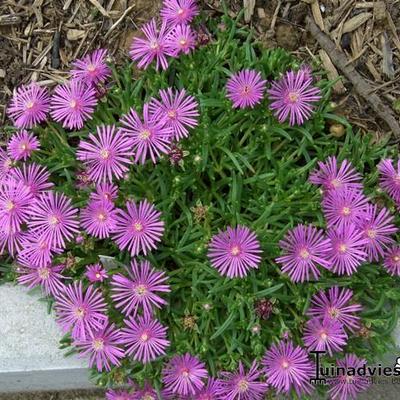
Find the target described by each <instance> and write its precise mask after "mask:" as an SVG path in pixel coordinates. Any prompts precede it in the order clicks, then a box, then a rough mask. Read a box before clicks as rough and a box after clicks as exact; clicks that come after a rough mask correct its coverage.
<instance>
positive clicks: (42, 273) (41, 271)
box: [38, 267, 50, 279]
mask: <svg viewBox="0 0 400 400" xmlns="http://www.w3.org/2000/svg"><path fill="white" fill-rule="evenodd" d="M38 275H39V278H40V279H48V278H49V276H50V271H49V269H48V268H46V267H42V268H38Z"/></svg>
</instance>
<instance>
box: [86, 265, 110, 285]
mask: <svg viewBox="0 0 400 400" xmlns="http://www.w3.org/2000/svg"><path fill="white" fill-rule="evenodd" d="M85 276H86V278H88V279H89V281H90V282H91V283H94V282H103V281H104V280H105V279H107V278H108V275H107V271H106V270H105V269H104V267H103V266H102V265H101V264H92V265H87V266H86V272H85Z"/></svg>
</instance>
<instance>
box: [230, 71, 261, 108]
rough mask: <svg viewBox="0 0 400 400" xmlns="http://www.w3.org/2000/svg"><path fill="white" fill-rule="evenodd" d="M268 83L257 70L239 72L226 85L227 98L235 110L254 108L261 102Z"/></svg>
mask: <svg viewBox="0 0 400 400" xmlns="http://www.w3.org/2000/svg"><path fill="white" fill-rule="evenodd" d="M266 82H267V81H265V80H263V79H262V77H261V73H260V72H258V71H256V70H252V69H245V70H242V71H239V72H237V73H236V74H233V75H232V76H231V77H230V78H229V79H228V82H227V83H226V90H227V92H228V93H227V97H228V98H229V99H230V100H231V101H232V103H233V107H234V108H246V107H251V108H253V107H254V106H255V105H256V104H258V103H260V102H261V100H262V98H263V95H264V91H265V85H266Z"/></svg>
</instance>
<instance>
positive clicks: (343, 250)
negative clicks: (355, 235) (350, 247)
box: [338, 243, 347, 253]
mask: <svg viewBox="0 0 400 400" xmlns="http://www.w3.org/2000/svg"><path fill="white" fill-rule="evenodd" d="M338 250H339V253H346V251H347V246H346V244H345V243H341V244H339V246H338Z"/></svg>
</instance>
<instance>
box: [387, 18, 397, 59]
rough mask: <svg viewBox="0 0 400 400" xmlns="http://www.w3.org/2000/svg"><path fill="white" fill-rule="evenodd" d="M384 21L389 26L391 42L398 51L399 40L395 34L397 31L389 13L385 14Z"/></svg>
mask: <svg viewBox="0 0 400 400" xmlns="http://www.w3.org/2000/svg"><path fill="white" fill-rule="evenodd" d="M386 19H387V22H388V24H389V27H390V30H391V31H392V33H393V42H394V44H395V45H396V47H397V48H398V49H399V51H400V39H399V35H398V34H397V29H396V25H395V24H394V22H393V19H392V16H391V15H390V13H389V11H388V12H387V13H386Z"/></svg>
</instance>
